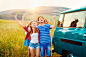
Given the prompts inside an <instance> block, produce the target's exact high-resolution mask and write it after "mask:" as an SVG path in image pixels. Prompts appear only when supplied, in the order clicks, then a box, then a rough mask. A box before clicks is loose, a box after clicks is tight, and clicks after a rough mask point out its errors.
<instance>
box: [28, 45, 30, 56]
mask: <svg viewBox="0 0 86 57" xmlns="http://www.w3.org/2000/svg"><path fill="white" fill-rule="evenodd" d="M28 57H30V48H29V46H28Z"/></svg>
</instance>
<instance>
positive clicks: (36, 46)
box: [30, 42, 40, 49]
mask: <svg viewBox="0 0 86 57" xmlns="http://www.w3.org/2000/svg"><path fill="white" fill-rule="evenodd" d="M30 48H31V49H37V48H40V45H39V42H38V43H30Z"/></svg>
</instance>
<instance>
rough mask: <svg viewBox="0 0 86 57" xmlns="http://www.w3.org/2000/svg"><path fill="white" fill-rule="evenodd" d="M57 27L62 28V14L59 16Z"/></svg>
mask: <svg viewBox="0 0 86 57" xmlns="http://www.w3.org/2000/svg"><path fill="white" fill-rule="evenodd" d="M57 27H63V14H61V15H60V18H59V21H58V25H57Z"/></svg>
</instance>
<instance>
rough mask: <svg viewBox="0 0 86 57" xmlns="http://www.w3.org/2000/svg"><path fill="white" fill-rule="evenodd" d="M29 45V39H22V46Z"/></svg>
mask: <svg viewBox="0 0 86 57" xmlns="http://www.w3.org/2000/svg"><path fill="white" fill-rule="evenodd" d="M29 45H30V40H29V39H28V38H27V39H26V40H25V41H24V46H29Z"/></svg>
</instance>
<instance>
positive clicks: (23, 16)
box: [22, 14, 25, 25]
mask: <svg viewBox="0 0 86 57" xmlns="http://www.w3.org/2000/svg"><path fill="white" fill-rule="evenodd" d="M24 18H25V14H23V15H22V25H24Z"/></svg>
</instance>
